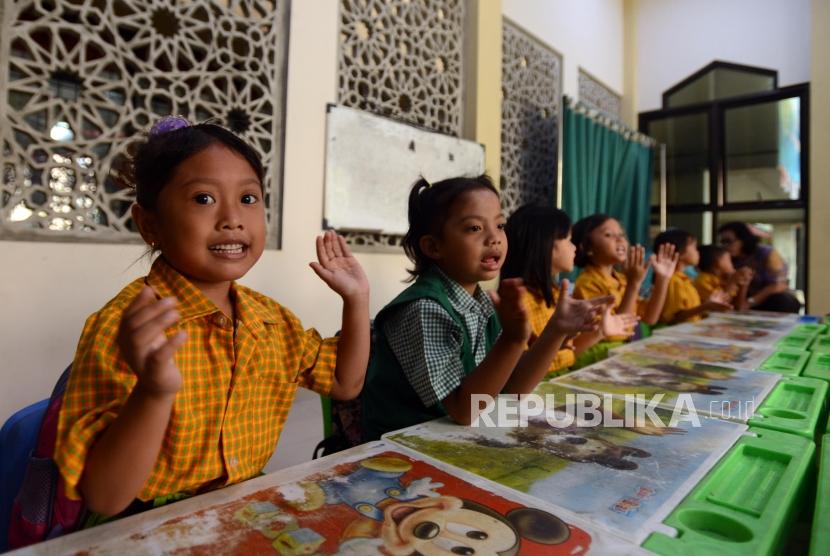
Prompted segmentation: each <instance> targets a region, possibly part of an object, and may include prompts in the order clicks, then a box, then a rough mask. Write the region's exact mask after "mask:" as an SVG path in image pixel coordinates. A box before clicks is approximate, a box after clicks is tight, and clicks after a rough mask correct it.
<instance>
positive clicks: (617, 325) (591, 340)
mask: <svg viewBox="0 0 830 556" xmlns="http://www.w3.org/2000/svg"><path fill="white" fill-rule="evenodd" d="M613 309H614V308H613V307H612V306H611V305H608V306H607V307H606V308H605V311H604V312H603V313H602V321H601V322H600V326H599V329H598V330H596V331H593V332H583V333H581V334H578V335H577V336H576V338H574V353H575V354H576V355H581V354H583V353H585V352H586V351H587V350H588V349H589V348H590V347H591V346H593V345H594V344H596V343H597V342H600V341H602V340H603V339H604V338H613V337H615V336H616V337H619V336H626V337H629V336H631V335H632V334H634V327H635V326H636V325H637V322H638V321H639V320H640V317H638V316H637V315H627V314H626V315H615V314H614V313H613Z"/></svg>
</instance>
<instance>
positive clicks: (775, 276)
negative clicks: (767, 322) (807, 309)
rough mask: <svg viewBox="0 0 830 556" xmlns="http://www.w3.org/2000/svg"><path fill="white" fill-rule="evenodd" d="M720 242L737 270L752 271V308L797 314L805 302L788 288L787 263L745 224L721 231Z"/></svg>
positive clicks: (750, 298) (740, 223)
mask: <svg viewBox="0 0 830 556" xmlns="http://www.w3.org/2000/svg"><path fill="white" fill-rule="evenodd" d="M718 240H719V242H720V244H721V245H723V247H724V248H725V249H726V250H727V251H728V252H729V255H730V256H731V257H732V263H733V265H734V266H735V268H736V269H738V270H740V269H741V268H744V267H748V268H750V269H752V272H753V276H752V281H751V282H750V283H749V290H748V297H747V302H748V304H749V308H750V309H757V310H763V311H777V312H779V313H797V312H798V311H799V310H800V309H801V303H800V302H799V301H798V299H796V297H795V296H794V295H793V293H792V292H791V291H789V287H788V285H787V264H786V263H785V262H784V259H782V258H781V255H779V254H778V252H777V251H776V250H775V249H773V248H772V247H771V246H769V245H761V244H760V241H761V238H759V237H758V236H757V235H755V234H754V233H752V230H750V229H749V226H747V225H746V224H745V223H743V222H728V223H726V224H724V225H723V226H721V227H720V228H718Z"/></svg>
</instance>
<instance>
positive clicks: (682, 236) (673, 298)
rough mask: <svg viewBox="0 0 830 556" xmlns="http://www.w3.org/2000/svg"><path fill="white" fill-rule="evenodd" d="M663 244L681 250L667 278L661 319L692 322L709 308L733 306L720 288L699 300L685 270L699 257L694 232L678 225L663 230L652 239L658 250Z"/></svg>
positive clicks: (673, 322)
mask: <svg viewBox="0 0 830 556" xmlns="http://www.w3.org/2000/svg"><path fill="white" fill-rule="evenodd" d="M663 245H673V246H674V248H675V250H676V252H677V253H679V254H680V259H679V260H678V262H677V268H676V270H675V271H674V274H673V275H672V277H671V280H670V281H669V288H668V292H667V294H666V303H665V304H664V305H663V311H662V312H661V313H660V323H662V324H676V323H680V322H693V321H697V320H700V319H701V318H703V314H704V313H706V312H708V311H727V310H729V309H731V308H732V306H731V305H729V299H728V296H727V294H726V293H724V292H723V291H722V290H719V289H716V290H714V291H713V292H712V293H711V294H710V295H709V297H707V298H706V300H705V301H703V302H701V299H700V295H699V294H698V293H697V289H696V288H695V286H694V284H693V283H692V279H691V278H689V275H688V274H686V273H685V272H684V270H685V269H686V267H687V266H695V265H697V263H698V261H699V259H700V253H698V250H697V239H696V238H695V237H694V236H693V235H691V234H690V233H689V232H687V231H685V230H680V229H678V228H675V229H671V230H666V231H665V232H662V233H660V234H659V235H658V236H657V238H656V239H655V240H654V249H655V250H657V249H659V248H660V247H661V246H663Z"/></svg>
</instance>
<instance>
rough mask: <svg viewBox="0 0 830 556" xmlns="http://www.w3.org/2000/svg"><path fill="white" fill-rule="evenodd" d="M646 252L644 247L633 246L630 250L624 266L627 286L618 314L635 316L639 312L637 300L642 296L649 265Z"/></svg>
mask: <svg viewBox="0 0 830 556" xmlns="http://www.w3.org/2000/svg"><path fill="white" fill-rule="evenodd" d="M645 253H646V250H645V248H644V247H643V246H642V245H632V246H631V247H629V249H628V257H626V259H625V263H624V264H623V274H625V278H626V281H627V283H626V285H625V292H624V293H623V297H622V300H621V301H620V306H619V307H618V308H617V314H620V315H626V314H628V315H633V314H635V313H636V312H637V299H638V297H639V295H640V286H641V285H642V284H643V280H644V279H645V277H646V272H647V271H648V263H647V262H646V261H645Z"/></svg>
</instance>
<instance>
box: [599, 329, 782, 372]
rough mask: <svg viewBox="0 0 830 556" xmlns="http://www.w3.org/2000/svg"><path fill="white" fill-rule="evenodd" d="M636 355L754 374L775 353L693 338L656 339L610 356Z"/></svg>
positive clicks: (763, 348)
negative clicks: (753, 371) (630, 352)
mask: <svg viewBox="0 0 830 556" xmlns="http://www.w3.org/2000/svg"><path fill="white" fill-rule="evenodd" d="M629 351H633V352H636V353H641V354H643V355H649V356H653V357H668V358H670V359H675V360H685V361H692V362H694V363H708V364H710V365H720V366H721V367H731V368H733V369H747V370H755V369H758V368H760V367H761V365H762V364H763V363H764V361H766V360H767V359H768V358H769V357H770V355H772V354H773V351H774V350H773V349H772V348H770V347H767V346H758V345H753V344H747V343H742V342H740V343H739V342H729V341H718V340H713V339H712V340H710V339H708V338H707V339H703V338H695V337H691V336H683V337H681V336H668V335H656V334H655V335H654V336H652V337H650V338H646V339H645V340H638V341H636V342H631V343H629V344H623V345H621V346H619V347H616V348H613V349H612V350H611V351H610V353H611V355H617V354H620V353H625V352H629Z"/></svg>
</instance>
